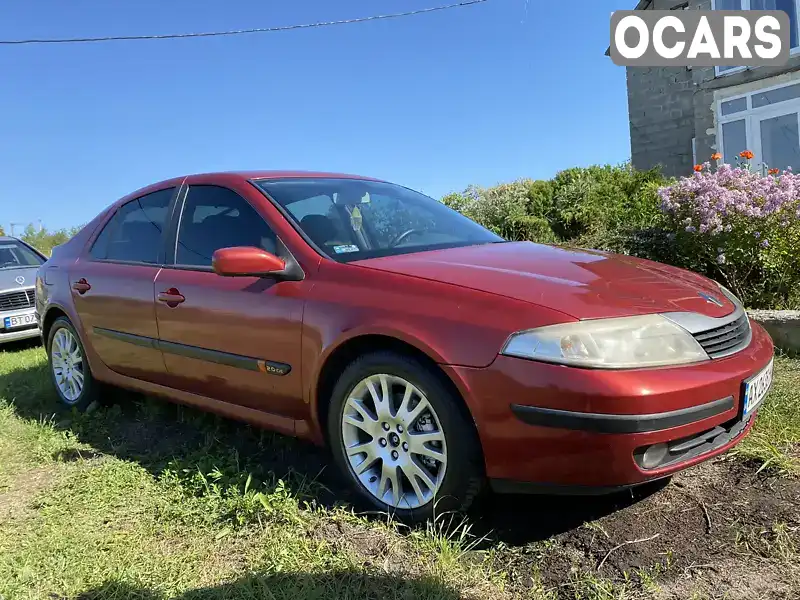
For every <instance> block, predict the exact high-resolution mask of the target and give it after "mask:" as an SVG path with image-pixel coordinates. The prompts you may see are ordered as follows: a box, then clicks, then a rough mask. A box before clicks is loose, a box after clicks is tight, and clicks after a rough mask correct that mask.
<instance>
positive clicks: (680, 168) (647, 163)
mask: <svg viewBox="0 0 800 600" xmlns="http://www.w3.org/2000/svg"><path fill="white" fill-rule="evenodd" d="M627 71H628V73H627V79H628V112H629V116H630V133H631V161H632V162H633V166H634V167H636V168H637V169H649V168H650V167H653V166H655V165H657V164H660V165H661V166H662V168H663V170H664V173H665V174H667V175H670V176H672V175H685V174H687V173H689V172H690V171H691V169H692V166H693V162H692V138H693V137H694V132H695V117H694V98H693V95H694V89H693V82H692V72H691V71H690V70H688V69H687V68H686V67H677V68H665V67H652V68H645V67H628V69H627Z"/></svg>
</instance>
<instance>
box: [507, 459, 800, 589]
mask: <svg viewBox="0 0 800 600" xmlns="http://www.w3.org/2000/svg"><path fill="white" fill-rule="evenodd" d="M755 471H756V469H754V468H752V466H751V465H748V464H747V463H743V462H742V461H740V460H735V459H731V458H727V459H721V460H717V461H713V462H710V463H706V464H703V465H700V466H698V467H695V468H693V469H690V470H689V471H687V472H685V473H682V474H679V475H677V476H676V477H675V478H673V480H672V482H671V483H669V484H668V485H665V486H663V488H662V489H660V490H655V491H652V493H649V494H648V495H646V496H645V497H643V498H637V497H635V496H634V497H629V498H617V499H614V498H606V499H603V498H599V499H598V498H583V499H574V498H570V499H565V500H563V501H562V506H561V507H560V509H558V510H566V511H570V510H571V511H572V512H573V513H575V512H578V513H579V512H580V509H579V508H577V504H576V503H578V504H579V503H585V504H588V505H591V504H595V505H596V506H595V510H596V511H599V512H600V513H603V512H605V513H607V514H605V515H602V516H592V517H590V518H589V519H586V520H585V522H584V523H582V524H574V525H575V526H574V527H570V528H569V529H565V530H564V531H563V532H561V533H556V534H555V535H553V536H552V537H550V539H548V540H547V541H545V542H533V543H528V544H523V545H521V546H518V547H517V548H514V549H512V550H510V551H509V553H508V559H509V561H510V563H511V564H512V568H513V570H514V571H517V572H524V570H523V569H525V568H526V567H527V569H528V571H529V572H530V571H531V570H537V571H538V572H539V574H540V577H541V583H543V584H544V586H545V587H547V588H553V589H558V590H563V594H562V595H563V597H570V598H571V597H574V590H573V589H572V587H574V585H575V582H576V579H580V577H585V576H586V575H587V574H588V575H589V576H593V577H600V578H605V579H609V580H611V581H613V582H616V583H618V584H624V585H628V586H631V585H633V586H634V587H637V586H638V587H646V586H648V585H652V584H653V583H655V584H656V587H657V588H658V592H657V597H661V598H688V597H690V596H691V595H692V593H694V592H699V593H701V594H706V595H711V596H712V597H725V598H731V599H736V598H787V599H788V598H797V597H798V596H797V594H798V591H797V590H800V481H797V480H793V479H784V478H777V477H768V476H763V475H756V474H755ZM538 508H540V507H538ZM583 508H584V509H586V508H587V507H583ZM583 512H584V514H586V513H587V510H584V511H583ZM588 512H589V514H590V515H591V513H592V509H591V508H589V509H588ZM529 518H530V517H529ZM541 518H542V519H550V520H554V521H556V522H557V521H558V518H559V517H558V516H556V517H555V518H554V519H553V518H551V516H549V515H547V514H542V515H541ZM498 535H500V536H502V535H503V532H502V531H499V532H498ZM514 579H515V580H516V583H517V585H520V584H524V583H525V578H524V577H516V578H514ZM528 579H529V580H530V577H528ZM631 582H633V583H631Z"/></svg>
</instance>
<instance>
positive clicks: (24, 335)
mask: <svg viewBox="0 0 800 600" xmlns="http://www.w3.org/2000/svg"><path fill="white" fill-rule="evenodd" d="M33 314H35V312H34V309H33V308H26V309H21V310H12V311H8V312H0V344H3V343H6V342H14V341H17V340H27V339H30V338H35V337H39V335H40V332H39V325H38V323H34V324H33V325H31V326H30V327H25V328H20V329H4V328H3V326H2V325H3V319H5V317H18V316H22V315H33Z"/></svg>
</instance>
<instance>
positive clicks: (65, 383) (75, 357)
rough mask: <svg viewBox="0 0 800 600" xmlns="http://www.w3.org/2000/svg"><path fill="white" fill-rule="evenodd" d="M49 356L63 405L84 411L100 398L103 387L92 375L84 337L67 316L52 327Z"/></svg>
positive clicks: (49, 335) (52, 375)
mask: <svg viewBox="0 0 800 600" xmlns="http://www.w3.org/2000/svg"><path fill="white" fill-rule="evenodd" d="M47 359H48V365H49V370H50V379H51V380H52V382H53V387H54V388H55V390H56V394H57V395H58V399H59V401H60V402H61V403H62V404H64V405H66V406H69V407H71V408H76V409H78V410H79V411H81V412H83V411H85V410H86V409H87V408H89V406H91V405H92V403H94V402H95V401H96V400H97V399H98V395H99V394H98V392H99V388H100V386H99V384H98V382H97V381H95V379H94V377H92V371H91V369H89V363H88V361H87V360H86V351H85V350H84V348H83V344H82V343H81V338H80V337H79V336H78V332H77V331H75V327H73V325H72V323H71V322H70V320H69V319H68V318H66V317H58V318H57V319H56V320H55V321H54V322H53V325H52V326H51V327H50V333H49V334H48V336H47Z"/></svg>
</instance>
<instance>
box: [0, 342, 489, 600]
mask: <svg viewBox="0 0 800 600" xmlns="http://www.w3.org/2000/svg"><path fill="white" fill-rule="evenodd" d="M44 360H45V359H44V354H43V352H42V350H41V349H38V348H35V349H30V350H24V351H17V352H11V353H2V354H0V505H4V506H5V508H4V509H0V597H2V598H4V599H10V598H14V599H16V598H20V599H27V598H37V599H38V598H82V599H88V598H118V599H120V600H121V599H123V598H124V599H128V598H146V599H151V598H152V599H156V598H187V599H188V598H215V599H216V598H275V599H283V598H286V599H291V600H302V599H304V598H389V599H391V598H398V599H399V598H409V599H410V598H430V599H433V598H458V597H462V596H465V597H470V596H472V597H503V596H504V591H503V585H504V582H503V577H502V575H500V574H498V573H495V572H493V571H492V570H491V569H490V568H489V566H488V565H489V561H485V560H483V559H482V557H481V554H482V553H481V552H476V551H474V550H473V549H472V548H471V547H470V544H471V543H472V538H471V536H469V535H465V534H464V531H465V530H464V527H462V528H461V529H459V528H444V527H440V526H437V525H435V524H434V525H431V526H430V527H431V528H430V529H429V530H428V531H424V530H422V531H419V532H417V531H415V532H414V533H413V534H412V535H402V534H401V532H400V531H399V529H398V525H396V524H395V523H394V522H383V521H381V520H376V519H369V520H368V519H366V518H359V517H356V516H354V515H353V513H352V512H351V511H348V510H347V508H346V507H344V506H332V507H329V508H324V507H322V506H320V505H319V504H318V503H317V501H316V498H317V497H319V496H321V495H324V492H325V490H324V489H323V488H322V486H321V484H319V483H317V482H316V481H314V480H313V479H309V478H308V477H307V476H304V475H299V474H297V473H293V472H291V471H289V472H287V473H284V474H283V476H282V477H278V476H277V475H276V474H275V472H274V471H271V470H265V469H263V468H261V467H259V465H257V464H254V462H255V460H257V458H258V457H260V456H264V455H271V456H272V457H273V458H275V457H277V458H278V459H280V457H281V456H282V455H284V454H285V453H286V452H287V451H288V452H291V451H293V450H294V449H295V446H297V443H295V442H292V441H291V440H285V439H283V438H279V437H278V436H271V435H269V434H265V433H263V432H256V431H252V430H250V429H249V428H247V427H244V426H241V425H238V424H233V423H230V422H227V421H224V420H221V419H217V418H215V417H213V416H209V415H203V414H201V413H197V412H195V411H189V410H186V409H183V408H180V407H174V406H171V405H167V404H164V403H162V402H158V401H154V400H147V401H144V402H137V403H135V404H134V405H133V406H127V407H126V406H114V407H111V408H109V409H102V410H99V411H96V412H94V413H91V414H86V415H82V414H78V413H71V412H68V411H63V410H60V409H59V408H58V406H57V404H56V403H55V398H54V396H53V393H52V391H51V390H50V383H49V380H48V379H47V376H46V375H47V374H46V371H45V369H44ZM165 413H171V414H170V415H169V417H167V418H165ZM41 415H50V416H49V417H45V418H42V416H41ZM126 419H130V421H126ZM165 422H166V423H167V425H168V426H169V427H172V428H173V429H177V433H176V431H170V437H169V440H170V445H169V447H166V448H164V447H161V446H159V447H157V448H156V447H155V444H156V443H157V442H158V440H156V439H153V440H152V441H153V443H154V446H153V452H152V453H148V452H147V450H148V449H147V447H146V444H147V442H146V443H145V447H137V444H138V442H139V441H140V440H137V439H135V436H136V432H137V431H138V430H137V429H136V427H137V426H138V425H142V426H143V429H145V428H146V427H147V426H148V425H149V424H153V425H155V424H160V425H163V424H164V423H165ZM128 424H131V427H132V429H130V430H129V431H126V427H127V426H128ZM231 430H233V431H231ZM160 433H163V431H162V432H160ZM126 434H130V437H131V439H127V437H128V436H127V435H126ZM231 435H234V436H235V437H238V438H242V437H244V438H246V441H247V442H248V443H250V444H252V447H251V450H252V451H253V452H252V453H253V456H254V457H256V458H254V459H249V458H248V459H244V458H242V457H241V456H240V451H239V450H238V449H237V448H232V447H229V446H227V442H229V441H230V439H231V438H230V436H231ZM86 440H89V442H87V441H86ZM467 553H469V560H467V559H466V558H465V556H466V555H467Z"/></svg>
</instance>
